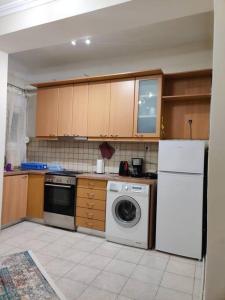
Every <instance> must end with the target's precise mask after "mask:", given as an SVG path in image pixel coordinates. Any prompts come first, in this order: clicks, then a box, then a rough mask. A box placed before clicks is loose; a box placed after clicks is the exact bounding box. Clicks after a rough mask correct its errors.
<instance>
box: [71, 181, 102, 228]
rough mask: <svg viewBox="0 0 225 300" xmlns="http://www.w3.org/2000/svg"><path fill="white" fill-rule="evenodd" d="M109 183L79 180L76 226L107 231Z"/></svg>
mask: <svg viewBox="0 0 225 300" xmlns="http://www.w3.org/2000/svg"><path fill="white" fill-rule="evenodd" d="M106 186H107V181H105V180H95V179H83V178H79V179H78V184H77V202H76V226H81V227H86V228H91V229H95V230H99V231H105V211H106Z"/></svg>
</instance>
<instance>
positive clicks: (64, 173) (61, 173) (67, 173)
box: [47, 170, 83, 176]
mask: <svg viewBox="0 0 225 300" xmlns="http://www.w3.org/2000/svg"><path fill="white" fill-rule="evenodd" d="M82 173H83V172H79V171H70V170H62V171H49V172H48V173H47V174H50V175H58V176H76V175H78V174H82Z"/></svg>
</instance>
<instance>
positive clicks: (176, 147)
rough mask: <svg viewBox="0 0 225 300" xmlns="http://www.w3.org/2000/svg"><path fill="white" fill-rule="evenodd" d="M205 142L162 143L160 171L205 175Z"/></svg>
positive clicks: (160, 146)
mask: <svg viewBox="0 0 225 300" xmlns="http://www.w3.org/2000/svg"><path fill="white" fill-rule="evenodd" d="M204 153H205V142H204V141H160V142H159V159H158V160H159V164H158V170H159V171H165V172H178V173H179V172H182V173H197V174H203V171H204Z"/></svg>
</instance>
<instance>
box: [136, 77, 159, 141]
mask: <svg viewBox="0 0 225 300" xmlns="http://www.w3.org/2000/svg"><path fill="white" fill-rule="evenodd" d="M160 84H161V77H158V78H157V77H154V78H153V77H152V78H149V77H148V78H143V79H137V81H136V99H135V101H136V110H135V114H136V116H135V117H136V124H135V135H137V136H152V137H157V136H159V135H160V132H159V131H160V128H159V118H160V113H161V111H160V110H161V85H160Z"/></svg>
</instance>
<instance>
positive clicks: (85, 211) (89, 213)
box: [76, 207, 105, 221]
mask: <svg viewBox="0 0 225 300" xmlns="http://www.w3.org/2000/svg"><path fill="white" fill-rule="evenodd" d="M76 216H77V217H81V218H88V219H93V220H99V221H105V211H104V210H96V209H92V208H84V207H77V211H76Z"/></svg>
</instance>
